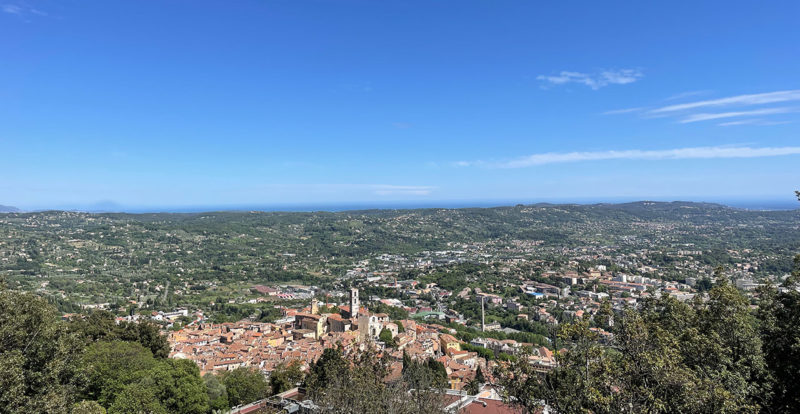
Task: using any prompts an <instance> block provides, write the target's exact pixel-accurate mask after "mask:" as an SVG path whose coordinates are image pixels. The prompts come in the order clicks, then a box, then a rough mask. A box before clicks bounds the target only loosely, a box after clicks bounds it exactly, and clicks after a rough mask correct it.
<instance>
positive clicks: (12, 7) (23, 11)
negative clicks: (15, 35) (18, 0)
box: [0, 3, 48, 21]
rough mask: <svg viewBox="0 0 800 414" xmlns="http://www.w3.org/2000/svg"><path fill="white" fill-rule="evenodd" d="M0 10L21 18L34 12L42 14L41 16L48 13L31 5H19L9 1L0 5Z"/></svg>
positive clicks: (38, 14)
mask: <svg viewBox="0 0 800 414" xmlns="http://www.w3.org/2000/svg"><path fill="white" fill-rule="evenodd" d="M0 11H2V12H3V13H7V14H13V15H16V16H19V17H21V18H26V17H27V16H29V15H31V14H35V15H37V16H42V17H45V16H47V15H48V14H47V13H45V12H43V11H41V10H39V9H35V8H33V7H27V6H24V5H22V6H20V5H17V4H11V3H7V4H2V5H0ZM26 21H27V20H26Z"/></svg>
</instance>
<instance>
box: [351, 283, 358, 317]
mask: <svg viewBox="0 0 800 414" xmlns="http://www.w3.org/2000/svg"><path fill="white" fill-rule="evenodd" d="M358 311H359V301H358V288H350V317H351V318H358Z"/></svg>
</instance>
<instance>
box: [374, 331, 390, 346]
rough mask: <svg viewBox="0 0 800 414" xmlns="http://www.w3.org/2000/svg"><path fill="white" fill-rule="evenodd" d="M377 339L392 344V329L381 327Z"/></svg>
mask: <svg viewBox="0 0 800 414" xmlns="http://www.w3.org/2000/svg"><path fill="white" fill-rule="evenodd" d="M378 339H380V340H381V342H383V343H385V344H386V345H387V346H394V338H392V331H390V330H388V329H386V328H383V329H381V333H380V334H379V335H378Z"/></svg>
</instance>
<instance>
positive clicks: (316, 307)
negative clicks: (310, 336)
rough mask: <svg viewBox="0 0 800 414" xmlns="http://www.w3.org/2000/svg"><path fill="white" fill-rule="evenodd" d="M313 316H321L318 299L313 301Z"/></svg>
mask: <svg viewBox="0 0 800 414" xmlns="http://www.w3.org/2000/svg"><path fill="white" fill-rule="evenodd" d="M311 314H312V315H319V301H318V300H317V298H314V299H311Z"/></svg>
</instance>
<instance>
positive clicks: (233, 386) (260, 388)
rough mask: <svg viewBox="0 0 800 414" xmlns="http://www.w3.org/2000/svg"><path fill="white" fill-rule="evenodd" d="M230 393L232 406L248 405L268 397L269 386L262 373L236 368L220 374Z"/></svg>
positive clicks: (229, 397) (229, 400) (229, 399)
mask: <svg viewBox="0 0 800 414" xmlns="http://www.w3.org/2000/svg"><path fill="white" fill-rule="evenodd" d="M220 376H221V377H222V383H223V384H224V385H225V389H226V390H227V392H228V402H229V403H230V405H231V406H236V405H241V404H248V403H251V402H253V401H258V400H260V399H262V398H266V397H268V395H267V394H268V392H269V384H268V383H267V380H266V379H265V378H264V375H262V374H261V372H259V371H257V370H254V369H250V368H244V367H240V368H236V369H234V370H232V371H225V372H223V373H222V374H220Z"/></svg>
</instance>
